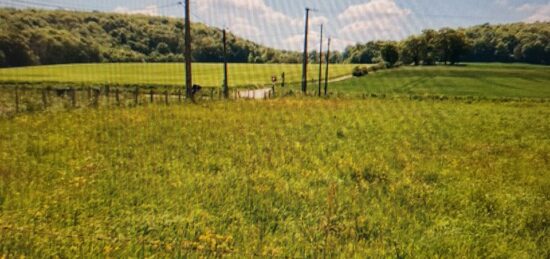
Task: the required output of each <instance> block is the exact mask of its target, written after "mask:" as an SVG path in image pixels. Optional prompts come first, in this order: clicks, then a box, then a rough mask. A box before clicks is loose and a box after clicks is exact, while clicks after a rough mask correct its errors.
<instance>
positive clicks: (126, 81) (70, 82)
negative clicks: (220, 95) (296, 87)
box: [0, 63, 354, 88]
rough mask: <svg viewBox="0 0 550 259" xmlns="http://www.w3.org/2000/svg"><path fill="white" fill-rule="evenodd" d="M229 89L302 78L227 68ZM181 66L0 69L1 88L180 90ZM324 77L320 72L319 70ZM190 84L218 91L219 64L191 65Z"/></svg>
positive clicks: (265, 67)
mask: <svg viewBox="0 0 550 259" xmlns="http://www.w3.org/2000/svg"><path fill="white" fill-rule="evenodd" d="M353 67H354V65H342V64H337V65H331V70H330V73H329V78H330V79H335V78H339V77H343V76H347V75H350V74H351V70H352V69H353ZM228 71H229V72H228V73H229V75H228V77H229V85H230V87H250V86H263V85H270V84H271V83H272V82H271V77H272V76H277V77H278V80H279V82H280V81H281V74H282V73H283V72H284V73H285V79H286V80H285V81H286V83H297V82H300V81H301V78H302V65H301V64H229V67H228ZM308 73H309V74H308V79H309V80H311V81H313V80H318V75H319V65H315V64H313V65H310V66H309V67H308ZM184 74H185V73H184V66H183V64H181V63H112V64H73V65H54V66H34V67H23V68H4V69H0V86H1V85H18V84H19V85H21V84H23V85H24V84H30V85H45V86H75V87H79V86H94V85H95V86H103V85H111V86H113V85H120V86H164V87H166V86H180V87H181V86H182V85H183V84H184V82H185V75H184ZM323 76H324V70H323ZM193 81H194V83H196V84H199V85H201V86H204V87H218V88H219V87H221V86H222V84H223V64H219V63H195V64H194V65H193Z"/></svg>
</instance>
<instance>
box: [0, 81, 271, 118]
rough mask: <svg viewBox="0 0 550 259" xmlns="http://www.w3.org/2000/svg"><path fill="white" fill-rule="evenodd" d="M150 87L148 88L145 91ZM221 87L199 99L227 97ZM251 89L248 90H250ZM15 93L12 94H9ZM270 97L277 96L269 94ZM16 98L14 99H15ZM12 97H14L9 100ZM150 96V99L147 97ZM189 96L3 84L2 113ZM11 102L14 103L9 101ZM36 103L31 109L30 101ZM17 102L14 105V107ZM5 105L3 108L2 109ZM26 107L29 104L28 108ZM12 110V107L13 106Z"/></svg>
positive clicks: (0, 91) (169, 91)
mask: <svg viewBox="0 0 550 259" xmlns="http://www.w3.org/2000/svg"><path fill="white" fill-rule="evenodd" d="M143 89H149V91H145V92H144V91H142V90H143ZM222 91H223V90H222V89H221V88H220V89H216V88H204V89H202V90H201V91H199V92H198V93H196V95H195V99H196V100H224V99H225V98H224V95H223V94H222ZM230 91H232V92H233V94H231V93H230V94H229V98H230V99H231V98H232V97H233V98H232V99H240V96H241V95H240V94H238V92H239V91H243V90H240V89H230ZM247 91H249V90H247ZM9 96H12V97H9ZM269 97H270V98H271V97H274V96H272V95H269ZM12 98H13V99H12ZM10 99H11V100H10ZM147 99H148V100H147ZM187 99H188V98H187V97H186V96H185V95H184V94H183V91H182V89H180V88H177V89H176V88H170V89H169V88H142V87H109V86H104V87H45V88H38V87H28V86H14V87H0V102H2V103H0V114H2V113H5V112H6V110H7V108H6V107H12V109H14V110H15V113H19V112H22V111H29V110H37V107H40V108H41V109H47V108H48V107H51V106H52V105H54V104H55V102H56V101H58V102H61V103H64V104H65V106H66V107H67V108H77V107H86V106H88V107H99V106H100V105H102V104H104V105H107V106H110V105H116V106H127V105H130V106H138V105H144V104H147V103H164V104H165V105H169V104H170V103H183V102H184V101H187ZM10 103H12V104H10ZM29 103H33V107H34V108H32V109H29V108H28V106H29V105H28V104H29ZM11 105H14V106H11ZM2 106H4V109H2ZM26 106H27V107H26ZM10 110H11V109H10Z"/></svg>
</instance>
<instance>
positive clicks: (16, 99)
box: [15, 86, 19, 112]
mask: <svg viewBox="0 0 550 259" xmlns="http://www.w3.org/2000/svg"><path fill="white" fill-rule="evenodd" d="M15 112H19V87H18V86H16V87H15Z"/></svg>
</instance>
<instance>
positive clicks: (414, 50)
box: [401, 36, 427, 66]
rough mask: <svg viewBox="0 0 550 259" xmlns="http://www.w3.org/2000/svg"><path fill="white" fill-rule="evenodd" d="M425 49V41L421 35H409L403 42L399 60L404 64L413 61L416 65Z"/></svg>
mask: <svg viewBox="0 0 550 259" xmlns="http://www.w3.org/2000/svg"><path fill="white" fill-rule="evenodd" d="M426 49H427V46H426V42H424V40H423V39H422V38H421V37H415V36H412V37H409V38H408V39H407V40H405V41H404V42H403V48H402V50H401V61H403V63H405V64H411V63H414V65H415V66H418V65H420V61H421V60H422V57H423V56H425V52H426V51H427V50H426Z"/></svg>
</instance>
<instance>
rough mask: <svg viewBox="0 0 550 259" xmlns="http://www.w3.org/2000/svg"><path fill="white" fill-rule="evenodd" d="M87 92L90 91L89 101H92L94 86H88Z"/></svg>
mask: <svg viewBox="0 0 550 259" xmlns="http://www.w3.org/2000/svg"><path fill="white" fill-rule="evenodd" d="M87 92H88V103H90V101H92V88H91V87H88V88H87Z"/></svg>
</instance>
